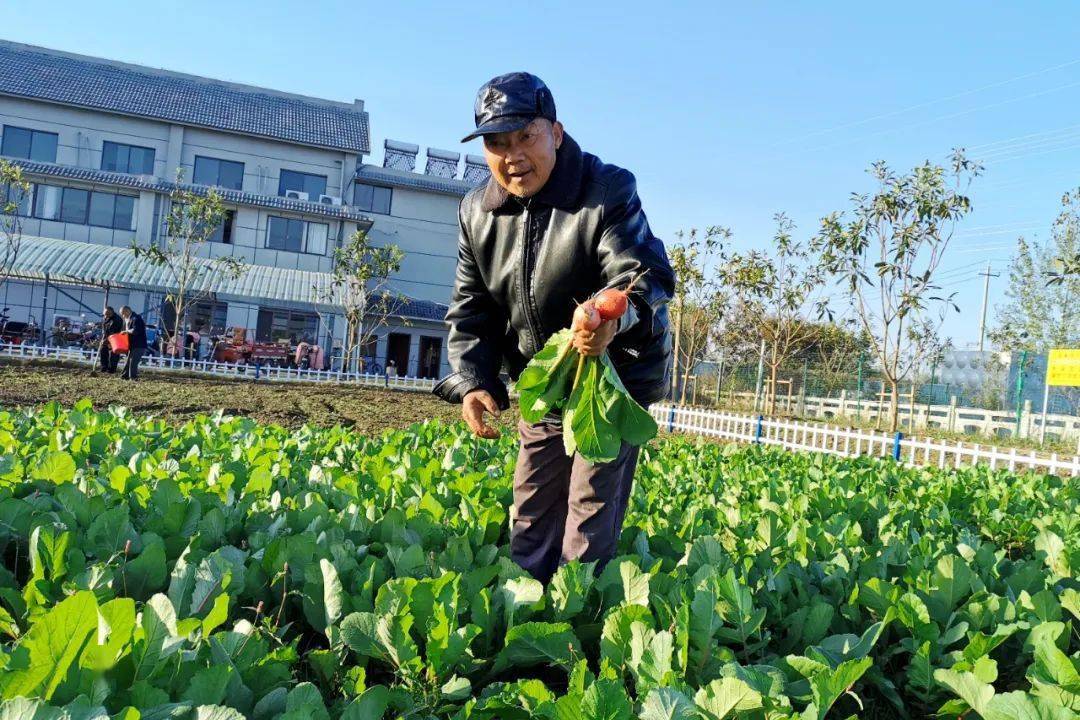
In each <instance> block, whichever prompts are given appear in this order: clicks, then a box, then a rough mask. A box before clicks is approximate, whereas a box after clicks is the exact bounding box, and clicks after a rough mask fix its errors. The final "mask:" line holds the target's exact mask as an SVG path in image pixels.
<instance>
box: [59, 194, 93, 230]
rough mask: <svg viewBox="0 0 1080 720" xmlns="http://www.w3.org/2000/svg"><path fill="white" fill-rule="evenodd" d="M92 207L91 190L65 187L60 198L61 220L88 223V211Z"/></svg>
mask: <svg viewBox="0 0 1080 720" xmlns="http://www.w3.org/2000/svg"><path fill="white" fill-rule="evenodd" d="M89 208H90V191H89V190H79V189H78V188H64V194H63V197H62V198H61V200H60V222H68V223H76V224H79V225H86V219H87V218H86V213H87V210H89Z"/></svg>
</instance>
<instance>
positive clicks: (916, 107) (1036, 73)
mask: <svg viewBox="0 0 1080 720" xmlns="http://www.w3.org/2000/svg"><path fill="white" fill-rule="evenodd" d="M1077 64H1080V60H1070V61H1069V62H1066V63H1061V64H1060V65H1053V66H1051V67H1048V68H1043V69H1042V70H1035V71H1034V72H1029V73H1024V74H1023V75H1017V76H1016V77H1013V78H1009V79H1008V80H999V81H998V82H993V83H990V84H989V85H982V86H980V87H977V88H973V89H971V90H965V91H963V92H959V93H956V94H954V95H948V96H946V97H942V98H937V99H936V100H927V101H925V102H921V103H916V104H915V105H909V106H908V107H905V108H900V109H899V110H891V111H889V112H886V113H881V114H879V115H874V116H873V117H869V118H865V119H863V120H855V121H852V122H847V123H843V124H841V125H837V126H835V127H832V128H826V129H823V130H815V131H813V132H811V133H807V134H805V135H800V136H799V137H795V138H791V139H789V140H783V141H781V142H779V143H776V144H775V145H773V146H772V147H773V148H777V147H782V146H784V145H789V144H791V143H795V142H799V141H801V140H806V139H808V138H811V137H817V136H819V135H827V134H829V133H832V132H837V131H839V130H847V129H849V128H853V127H858V126H860V125H866V124H868V123H872V122H875V121H877V120H884V119H886V118H890V117H896V116H897V115H903V114H905V113H909V112H911V111H913V110H919V109H921V108H924V107H929V106H931V105H936V104H938V103H943V102H948V101H950V100H956V99H958V98H962V97H966V96H968V95H974V94H976V93H980V92H983V91H986V90H992V89H993V88H996V87H1001V86H1003V85H1008V84H1010V83H1014V82H1018V81H1020V80H1026V79H1028V78H1032V77H1037V76H1039V75H1045V74H1046V73H1049V72H1054V71H1055V70H1062V69H1064V68H1067V67H1071V66H1073V65H1077Z"/></svg>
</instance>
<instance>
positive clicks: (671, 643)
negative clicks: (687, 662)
mask: <svg viewBox="0 0 1080 720" xmlns="http://www.w3.org/2000/svg"><path fill="white" fill-rule="evenodd" d="M674 649H675V638H674V637H673V636H672V634H671V633H669V632H667V631H666V630H664V631H661V632H658V633H656V634H654V635H653V636H652V637H651V638H650V639H649V644H648V646H647V647H646V648H645V649H644V652H643V653H642V655H641V660H640V662H638V663H637V664H636V668H635V672H634V680H635V687H636V688H637V691H638V694H639V696H640V695H641V694H643V693H645V692H646V691H647V690H649V689H651V688H656V687H662V686H664V685H667V684H669V682H670V680H671V679H672V678H674V673H673V671H672V654H673V652H674Z"/></svg>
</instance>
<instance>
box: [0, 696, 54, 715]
mask: <svg viewBox="0 0 1080 720" xmlns="http://www.w3.org/2000/svg"><path fill="white" fill-rule="evenodd" d="M0 720H67V716H66V714H65V713H64V711H63V710H60V709H59V708H53V707H49V706H48V705H46V704H45V703H44V702H42V701H41V700H31V699H30V698H25V697H15V698H11V699H10V700H5V701H4V702H2V703H0Z"/></svg>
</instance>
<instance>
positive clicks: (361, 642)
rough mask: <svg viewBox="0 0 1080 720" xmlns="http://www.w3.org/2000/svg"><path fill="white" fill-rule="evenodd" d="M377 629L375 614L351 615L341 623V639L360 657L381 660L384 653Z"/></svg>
mask: <svg viewBox="0 0 1080 720" xmlns="http://www.w3.org/2000/svg"><path fill="white" fill-rule="evenodd" d="M378 627H379V617H378V616H377V615H376V614H375V613H369V612H360V613H353V614H351V615H349V616H347V617H346V618H345V619H344V620H342V621H341V639H342V640H344V641H345V644H346V645H348V646H349V648H350V649H351V650H352V651H353V652H355V653H356V654H357V655H359V656H360V657H369V658H374V659H376V660H382V659H384V658H385V657H386V653H385V652H384V651H383V649H382V646H381V645H380V643H379V631H378Z"/></svg>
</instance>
